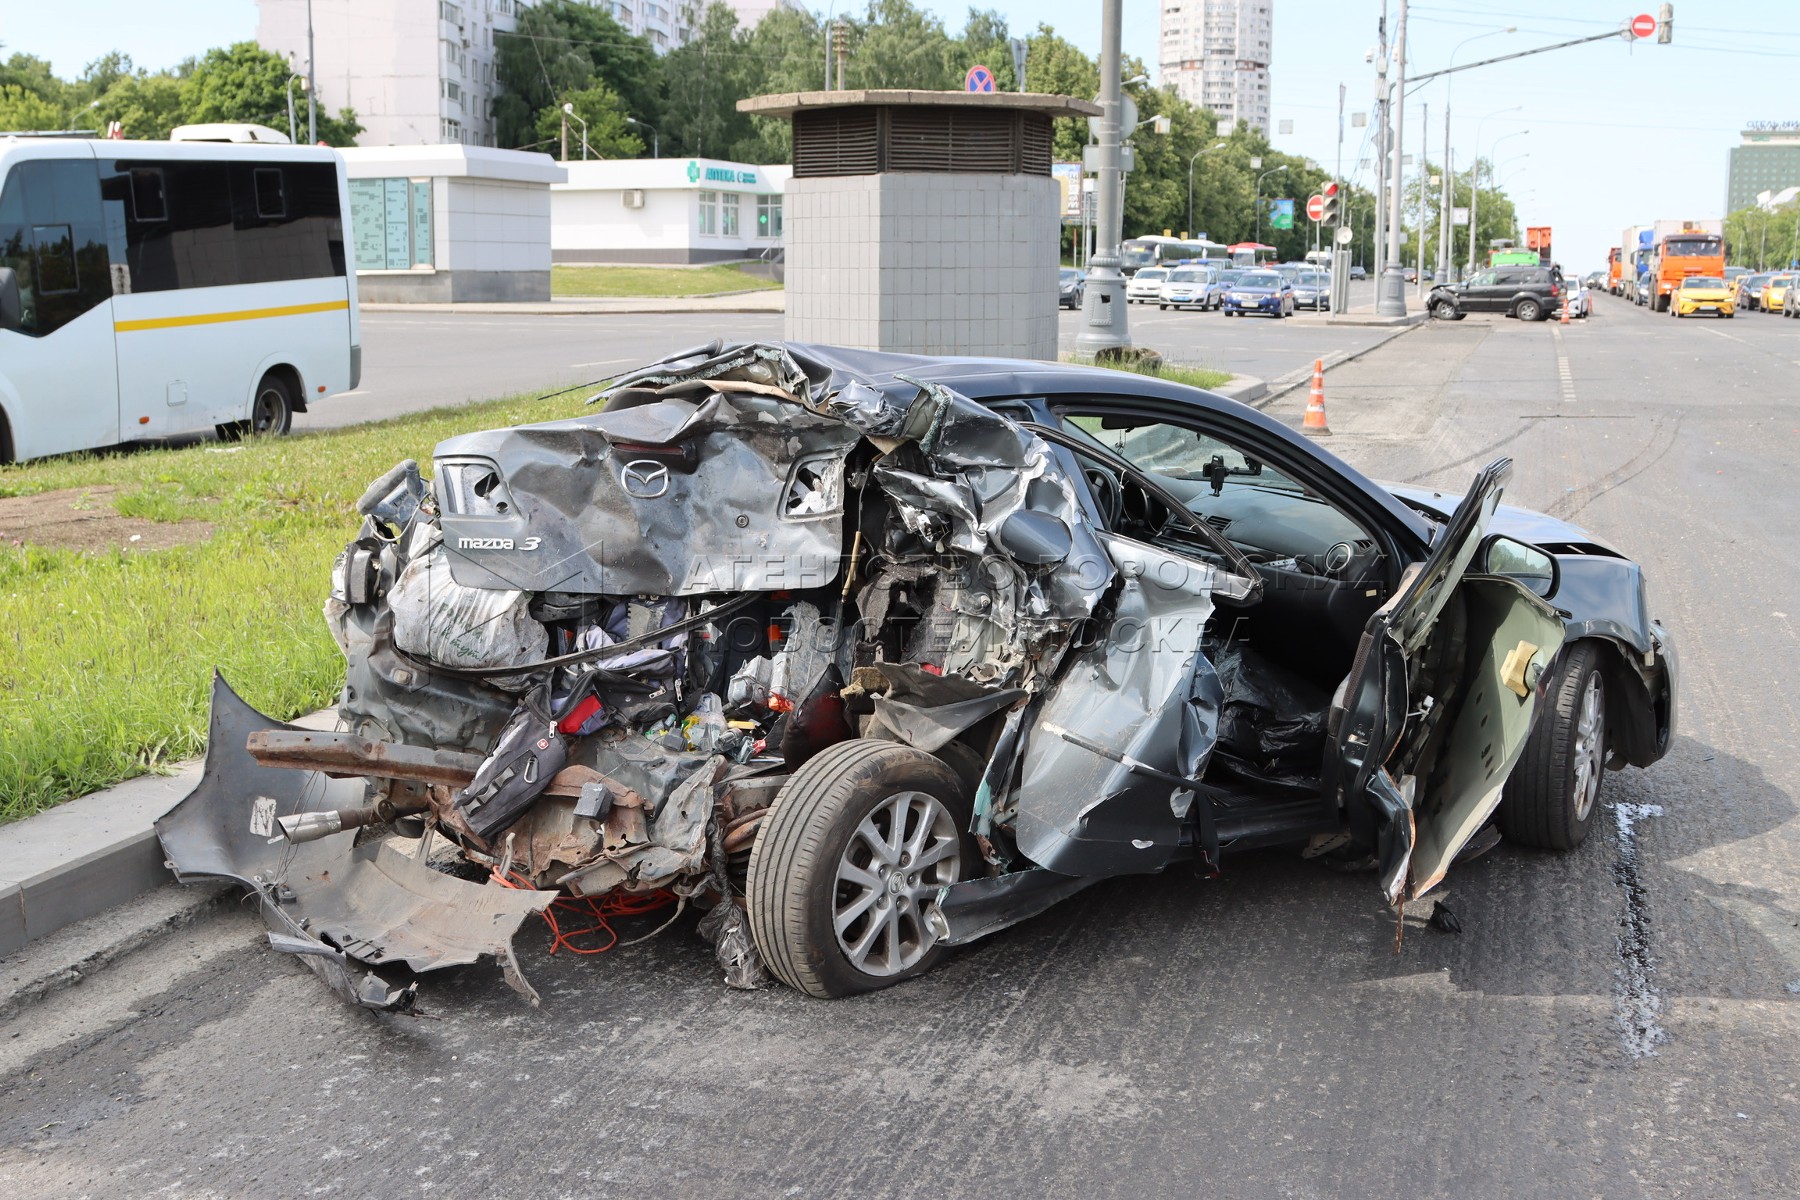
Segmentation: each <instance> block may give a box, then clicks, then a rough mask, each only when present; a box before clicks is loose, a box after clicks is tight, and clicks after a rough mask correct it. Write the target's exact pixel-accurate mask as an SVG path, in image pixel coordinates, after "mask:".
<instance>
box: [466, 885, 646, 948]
mask: <svg viewBox="0 0 1800 1200" xmlns="http://www.w3.org/2000/svg"><path fill="white" fill-rule="evenodd" d="M507 876H511V878H508V877H507ZM489 878H490V879H492V880H493V881H494V882H495V883H497V884H499V885H500V886H501V887H506V888H512V889H514V890H515V891H535V890H537V889H535V888H533V887H532V886H531V884H530V882H529V881H528V880H525V879H523V878H521V877H520V876H518V875H517V874H514V873H513V872H510V871H509V872H507V875H506V876H503V875H501V873H500V872H499V870H498V869H495V870H492V871H490V872H489ZM515 881H516V882H515ZM674 902H675V894H674V893H673V892H671V891H669V890H668V889H667V888H657V889H656V890H655V891H653V892H644V893H641V894H631V893H625V892H610V893H608V894H607V895H604V896H564V897H562V898H561V899H558V900H553V901H551V903H550V906H549V907H548V908H546V909H544V910H543V911H542V912H540V913H539V914H538V915H539V916H540V917H542V918H544V923H545V924H546V925H548V926H550V935H551V936H550V953H551V954H555V953H556V952H557V951H558V950H567V951H568V952H569V953H571V954H604V953H606V952H607V951H608V950H611V949H612V948H613V947H614V946H616V945H618V944H619V935H618V933H616V932H615V931H614V930H613V927H612V926H611V925H610V924H608V923H607V920H606V918H607V917H635V916H639V915H642V914H643V913H648V912H655V911H656V910H657V909H659V908H663V907H665V906H667V905H669V904H673V903H674ZM559 908H560V909H562V910H563V911H564V912H565V913H579V914H581V915H582V916H584V917H590V918H592V920H593V922H594V923H593V924H592V925H584V926H582V927H581V928H579V929H569V930H565V929H563V927H562V924H561V922H559V921H558V920H557V919H556V912H555V910H556V909H559ZM595 935H602V936H604V937H605V938H606V941H605V942H604V943H602V944H600V945H597V946H578V945H576V944H575V942H574V940H573V939H575V938H581V937H592V936H595Z"/></svg>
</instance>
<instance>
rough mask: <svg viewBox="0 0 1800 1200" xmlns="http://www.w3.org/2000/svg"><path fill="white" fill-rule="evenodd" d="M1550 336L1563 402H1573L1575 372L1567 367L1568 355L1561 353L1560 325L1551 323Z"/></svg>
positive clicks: (1561, 335) (1561, 334) (1561, 337)
mask: <svg viewBox="0 0 1800 1200" xmlns="http://www.w3.org/2000/svg"><path fill="white" fill-rule="evenodd" d="M1550 337H1551V339H1552V340H1553V341H1555V343H1556V382H1557V386H1558V387H1560V388H1561V390H1562V399H1563V403H1564V404H1573V403H1575V373H1574V372H1573V371H1571V370H1570V369H1569V356H1568V355H1566V354H1564V353H1563V332H1562V327H1561V326H1558V325H1552V326H1551V327H1550Z"/></svg>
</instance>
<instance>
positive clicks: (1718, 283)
mask: <svg viewBox="0 0 1800 1200" xmlns="http://www.w3.org/2000/svg"><path fill="white" fill-rule="evenodd" d="M1681 286H1682V287H1683V288H1684V289H1692V290H1695V291H1698V290H1699V289H1701V288H1722V287H1724V286H1725V281H1724V280H1723V279H1715V278H1713V277H1712V276H1711V275H1689V276H1688V277H1687V278H1686V279H1684V280H1682V281H1681Z"/></svg>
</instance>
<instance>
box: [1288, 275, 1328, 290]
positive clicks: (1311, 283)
mask: <svg viewBox="0 0 1800 1200" xmlns="http://www.w3.org/2000/svg"><path fill="white" fill-rule="evenodd" d="M1294 282H1295V283H1296V284H1298V285H1299V286H1301V287H1318V286H1320V285H1321V284H1323V283H1324V282H1325V277H1324V276H1323V275H1321V274H1319V273H1318V272H1317V271H1302V272H1300V276H1299V278H1297V279H1295V280H1294Z"/></svg>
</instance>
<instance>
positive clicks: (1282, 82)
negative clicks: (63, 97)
mask: <svg viewBox="0 0 1800 1200" xmlns="http://www.w3.org/2000/svg"><path fill="white" fill-rule="evenodd" d="M983 6H984V7H990V6H991V7H994V8H997V9H998V10H1000V12H1001V13H1003V14H1004V15H1005V16H1006V17H1007V19H1008V20H1009V21H1010V22H1011V23H1012V24H1013V25H1014V27H1015V29H1018V28H1030V27H1032V26H1035V25H1036V24H1037V23H1038V22H1039V21H1044V22H1048V23H1049V24H1051V25H1054V26H1055V27H1056V29H1057V30H1058V32H1060V33H1062V34H1063V35H1064V36H1065V37H1068V38H1069V39H1070V40H1072V41H1074V42H1076V43H1077V44H1079V45H1082V46H1084V47H1086V48H1088V49H1089V50H1093V49H1095V48H1097V47H1098V45H1099V30H1100V4H1099V0H984V3H983ZM927 7H929V8H932V9H933V10H935V11H936V12H938V13H939V14H941V15H943V16H944V18H945V20H946V23H948V24H950V25H953V26H956V25H960V24H961V22H962V19H963V14H964V13H965V12H966V9H967V5H966V4H954V3H943V2H941V0H932V2H930V3H928V4H927ZM1389 7H1390V8H1393V9H1396V10H1397V8H1398V0H1391V3H1390V5H1389ZM1656 7H1657V5H1656V4H1655V3H1654V2H1652V0H1436V2H1433V3H1419V4H1415V5H1413V6H1412V27H1411V30H1410V43H1411V48H1410V53H1409V55H1408V57H1409V59H1410V60H1411V61H1412V63H1413V67H1414V69H1415V70H1417V71H1427V70H1433V69H1436V68H1438V67H1440V66H1443V65H1446V64H1447V63H1448V61H1449V58H1450V54H1451V51H1452V49H1453V48H1454V47H1456V45H1457V43H1459V42H1461V41H1462V40H1463V39H1465V38H1469V37H1472V36H1474V35H1477V34H1482V33H1487V32H1489V31H1491V30H1495V29H1500V28H1503V27H1505V26H1509V25H1511V26H1516V27H1517V32H1516V33H1511V34H1495V35H1494V36H1491V37H1485V38H1483V39H1482V40H1480V41H1476V42H1471V43H1470V44H1468V45H1466V46H1464V47H1463V48H1462V50H1461V52H1460V53H1459V54H1458V57H1457V61H1459V62H1469V61H1473V60H1475V59H1478V58H1483V57H1489V56H1492V55H1496V54H1503V53H1509V52H1512V51H1516V50H1525V49H1529V48H1531V47H1534V46H1542V45H1549V44H1551V43H1554V42H1558V41H1566V40H1569V39H1571V38H1576V37H1581V36H1583V35H1585V34H1590V33H1600V32H1603V31H1605V30H1606V29H1608V28H1612V27H1616V26H1617V25H1619V24H1620V23H1622V22H1623V21H1625V20H1626V19H1628V18H1629V17H1630V16H1632V15H1633V14H1634V13H1637V12H1654V11H1655V9H1656ZM8 8H9V9H10V10H11V11H9V12H8V13H7V16H6V19H5V22H4V24H3V25H0V41H3V42H4V43H5V46H6V51H7V52H11V51H13V50H27V51H30V52H32V53H35V54H40V55H43V56H45V57H47V58H49V59H50V60H51V61H52V62H53V63H54V64H55V66H56V69H57V71H58V72H59V73H61V74H64V75H71V74H74V73H76V72H78V71H79V70H80V69H81V66H82V64H83V63H85V62H88V61H89V60H91V59H94V58H96V57H98V56H99V55H101V54H103V53H105V52H106V51H107V50H110V49H114V48H117V49H119V50H123V51H125V52H126V53H128V54H130V55H131V56H132V57H133V58H134V59H135V60H136V61H137V62H138V63H139V64H141V65H144V66H150V67H161V66H167V65H170V64H172V63H174V62H177V61H179V60H180V59H181V58H183V57H185V56H187V55H189V54H193V53H196V52H198V51H200V50H204V49H205V48H207V47H208V46H213V45H223V44H226V43H229V42H232V41H237V40H241V39H244V38H250V37H254V36H255V31H256V4H255V0H181V2H180V3H171V2H170V0H59V2H57V3H39V4H36V5H29V6H28V5H27V3H26V0H13V2H12V3H10V4H9V5H8ZM1380 10H1381V4H1380V0H1274V13H1275V34H1274V46H1273V51H1272V58H1273V63H1272V67H1271V71H1272V75H1273V78H1272V80H1271V91H1272V93H1273V96H1274V112H1275V117H1276V119H1277V120H1280V119H1284V118H1286V119H1291V120H1292V121H1293V122H1294V132H1293V133H1292V134H1291V135H1288V136H1281V135H1277V136H1276V138H1275V141H1276V144H1277V145H1278V146H1279V147H1280V148H1281V149H1283V150H1287V151H1290V152H1292V153H1296V154H1303V155H1307V156H1309V157H1311V158H1314V159H1317V160H1318V161H1319V162H1320V163H1321V164H1325V165H1327V166H1329V165H1330V164H1331V163H1333V162H1334V161H1335V160H1336V155H1337V87H1338V84H1339V83H1343V84H1344V85H1346V87H1347V88H1348V91H1349V100H1348V107H1349V109H1350V110H1351V111H1361V110H1366V109H1367V108H1368V107H1369V100H1370V98H1371V96H1372V95H1373V90H1374V72H1373V68H1371V67H1369V66H1368V65H1366V64H1365V63H1364V62H1363V52H1364V51H1365V50H1366V49H1367V48H1368V47H1369V46H1371V45H1372V44H1373V43H1374V41H1375V22H1376V18H1377V16H1378V14H1379V13H1380ZM1156 26H1157V4H1156V0H1125V27H1126V32H1125V46H1126V50H1127V52H1128V53H1132V54H1136V55H1137V56H1139V57H1140V58H1142V59H1144V60H1145V61H1146V62H1150V63H1151V64H1152V70H1153V73H1154V61H1155V47H1156V33H1157V28H1156ZM1797 73H1800V3H1796V2H1795V0H1705V2H1704V3H1702V0H1678V2H1677V3H1676V4H1675V41H1674V44H1672V45H1669V46H1659V45H1655V44H1654V43H1639V44H1637V45H1627V44H1625V43H1623V42H1619V41H1612V40H1608V41H1604V42H1597V43H1594V44H1591V45H1587V46H1579V47H1575V48H1573V49H1570V50H1559V51H1553V52H1551V53H1549V54H1545V55H1541V56H1539V57H1535V58H1527V59H1522V60H1520V61H1517V62H1514V63H1507V64H1501V65H1498V66H1494V67H1486V68H1482V69H1480V70H1476V71H1470V72H1467V73H1465V74H1462V75H1459V76H1457V77H1456V83H1455V85H1454V86H1455V92H1454V97H1453V102H1454V107H1455V112H1456V119H1455V122H1454V128H1453V130H1452V145H1453V147H1454V148H1455V151H1456V157H1457V161H1458V162H1467V160H1468V156H1469V155H1470V154H1471V153H1473V152H1474V149H1475V139H1476V132H1477V130H1476V122H1477V119H1478V118H1480V117H1481V116H1482V115H1483V114H1487V113H1493V112H1497V111H1498V110H1502V109H1508V108H1511V107H1513V106H1514V105H1518V106H1521V107H1520V111H1518V112H1516V113H1505V114H1502V115H1499V116H1494V117H1492V118H1490V119H1489V120H1487V121H1486V122H1485V124H1483V125H1482V126H1481V130H1480V133H1481V149H1482V152H1483V153H1490V150H1491V147H1492V144H1493V143H1494V142H1495V140H1496V139H1497V138H1499V137H1501V136H1503V135H1507V134H1514V133H1518V132H1520V131H1525V130H1529V133H1525V134H1523V135H1522V136H1515V137H1511V138H1510V139H1509V140H1508V141H1506V142H1505V143H1504V144H1503V145H1502V146H1500V148H1499V151H1498V161H1499V163H1500V164H1501V166H1500V171H1499V177H1500V182H1501V184H1502V185H1503V186H1504V187H1505V188H1506V189H1507V190H1508V191H1509V192H1510V193H1512V195H1513V196H1514V197H1515V198H1517V199H1518V201H1519V203H1520V210H1521V215H1522V217H1523V219H1524V221H1525V223H1527V224H1533V225H1539V224H1542V225H1550V226H1551V227H1552V228H1553V229H1554V230H1555V231H1556V232H1555V239H1556V250H1557V257H1558V258H1560V259H1561V260H1562V261H1563V263H1564V265H1565V266H1568V267H1570V268H1573V269H1579V270H1588V269H1593V268H1596V267H1598V266H1600V265H1601V263H1602V262H1603V261H1604V258H1605V254H1606V249H1607V247H1608V246H1611V245H1614V244H1615V243H1616V242H1617V240H1618V233H1619V231H1620V230H1621V229H1623V228H1624V227H1625V226H1626V225H1630V224H1638V223H1644V222H1648V221H1653V220H1658V219H1662V218H1684V217H1717V216H1720V215H1722V212H1721V209H1722V208H1723V206H1724V202H1725V173H1726V166H1727V163H1726V156H1727V154H1728V152H1729V151H1730V148H1731V147H1732V146H1733V145H1735V144H1737V142H1738V131H1739V130H1740V129H1741V128H1742V127H1743V122H1745V121H1748V120H1757V119H1762V120H1791V119H1800V103H1796V102H1795V101H1794V100H1793V96H1794V88H1793V86H1792V83H1791V80H1792V79H1794V78H1795V77H1796V74H1797ZM1445 88H1446V81H1443V80H1439V81H1436V82H1434V83H1430V84H1428V85H1426V86H1425V87H1424V88H1422V89H1421V90H1420V91H1419V92H1418V93H1416V94H1415V95H1414V96H1413V97H1412V99H1411V101H1410V104H1409V109H1408V112H1407V123H1406V136H1407V142H1408V152H1409V153H1411V152H1413V147H1415V146H1417V145H1418V144H1419V130H1420V121H1419V117H1420V108H1419V106H1420V105H1421V104H1428V105H1429V106H1430V107H1431V110H1432V111H1431V124H1430V138H1431V145H1432V151H1431V154H1432V159H1433V161H1436V160H1437V159H1439V158H1441V156H1442V150H1443V140H1444V128H1443V123H1442V116H1443V104H1444V99H1445ZM1146 115H1148V114H1146ZM1363 132H1364V131H1363V130H1357V129H1346V139H1347V140H1346V143H1345V150H1344V159H1345V167H1346V173H1347V174H1354V166H1355V163H1356V162H1357V160H1358V158H1359V157H1367V152H1366V150H1365V151H1364V152H1363V153H1362V154H1361V155H1360V156H1359V154H1358V153H1357V150H1358V148H1359V147H1360V145H1361V138H1362V134H1363ZM1139 136H1140V137H1145V136H1153V135H1151V134H1149V133H1148V131H1146V132H1145V133H1142V134H1139ZM1367 178H1368V176H1367V174H1366V173H1365V175H1364V176H1363V179H1364V181H1366V180H1367Z"/></svg>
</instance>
